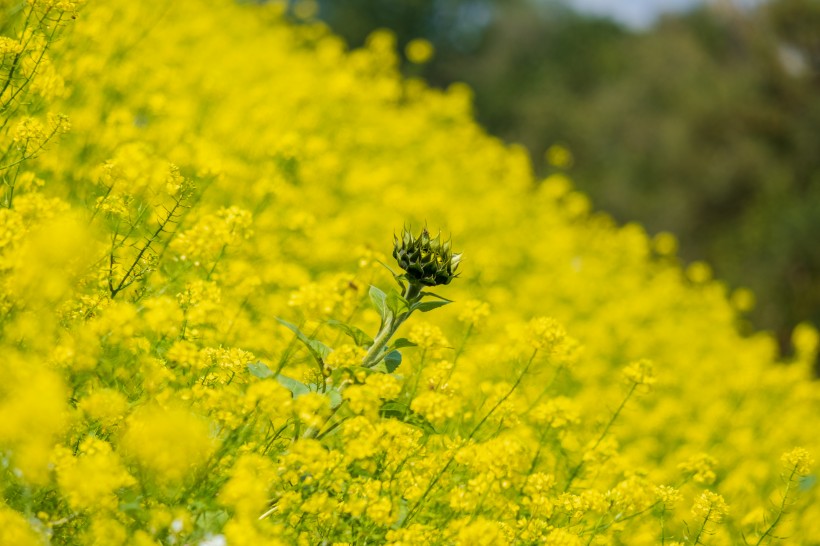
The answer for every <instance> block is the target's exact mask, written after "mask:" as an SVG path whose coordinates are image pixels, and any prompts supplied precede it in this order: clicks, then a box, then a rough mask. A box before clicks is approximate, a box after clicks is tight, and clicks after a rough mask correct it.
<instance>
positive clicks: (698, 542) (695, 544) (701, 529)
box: [692, 508, 712, 546]
mask: <svg viewBox="0 0 820 546" xmlns="http://www.w3.org/2000/svg"><path fill="white" fill-rule="evenodd" d="M711 515H712V509H711V508H710V509H709V511H708V512H707V513H706V517H705V518H703V525H701V526H700V530H699V531H698V534H697V535H696V536H695V542H694V543H693V544H692V546H698V544H700V537H701V535H703V531H704V530H705V529H706V524H708V523H709V516H711Z"/></svg>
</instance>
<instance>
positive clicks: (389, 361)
mask: <svg viewBox="0 0 820 546" xmlns="http://www.w3.org/2000/svg"><path fill="white" fill-rule="evenodd" d="M399 364H401V353H400V352H398V351H396V350H393V351H390V352H389V353H387V354H386V355H384V366H385V368H387V373H393V372H394V371H396V368H398V367H399Z"/></svg>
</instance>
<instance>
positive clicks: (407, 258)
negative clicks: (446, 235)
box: [393, 228, 461, 286]
mask: <svg viewBox="0 0 820 546" xmlns="http://www.w3.org/2000/svg"><path fill="white" fill-rule="evenodd" d="M393 257H394V258H396V261H397V262H398V263H399V267H401V268H402V269H403V270H404V272H405V275H406V277H407V280H409V281H410V282H411V283H419V284H423V285H424V286H437V285H440V284H450V281H452V280H453V279H454V278H455V277H456V276H457V275H456V269H458V264H459V262H460V261H461V254H460V253H459V254H456V253H453V249H452V246H451V243H450V241H444V242H442V241H441V233H439V234H438V235H436V237H435V239H434V238H432V237H430V233H429V232H428V231H427V228H424V229H423V230H422V231H421V233H420V234H419V236H418V237H413V234H412V233H410V231H408V230H407V228H404V229H403V230H402V233H401V238H399V237H396V236H395V235H393Z"/></svg>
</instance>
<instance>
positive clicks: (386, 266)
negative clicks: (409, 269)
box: [376, 260, 397, 277]
mask: <svg viewBox="0 0 820 546" xmlns="http://www.w3.org/2000/svg"><path fill="white" fill-rule="evenodd" d="M376 261H377V262H379V264H380V265H381V266H382V267H383V268H385V269H386V270H388V271H389V272H390V274H391V275H393V276H394V277H396V276H397V275H396V273H395V272H394V271H393V270H392V269H391V268H390V266H389V265H387V264H386V263H384V262H383V261H381V260H376Z"/></svg>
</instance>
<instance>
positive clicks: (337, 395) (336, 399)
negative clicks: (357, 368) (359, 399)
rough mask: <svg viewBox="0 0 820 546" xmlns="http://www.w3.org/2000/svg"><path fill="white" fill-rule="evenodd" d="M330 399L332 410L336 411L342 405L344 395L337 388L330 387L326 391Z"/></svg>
mask: <svg viewBox="0 0 820 546" xmlns="http://www.w3.org/2000/svg"><path fill="white" fill-rule="evenodd" d="M325 392H326V393H327V396H328V398H330V409H336V408H338V407H339V406H341V405H342V393H341V391H339V389H337V388H336V387H328V388H327V390H326V391H325Z"/></svg>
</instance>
